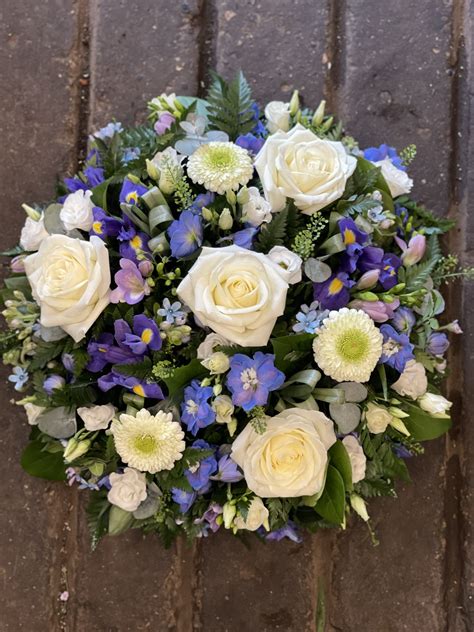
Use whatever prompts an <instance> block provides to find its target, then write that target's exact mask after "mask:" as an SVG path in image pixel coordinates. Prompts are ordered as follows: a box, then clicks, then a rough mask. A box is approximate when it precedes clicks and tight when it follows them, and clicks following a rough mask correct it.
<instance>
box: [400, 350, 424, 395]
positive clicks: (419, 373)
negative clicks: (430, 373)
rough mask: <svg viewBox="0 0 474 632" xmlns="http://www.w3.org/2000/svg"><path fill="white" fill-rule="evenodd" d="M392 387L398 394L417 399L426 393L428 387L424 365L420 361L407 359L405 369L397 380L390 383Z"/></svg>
mask: <svg viewBox="0 0 474 632" xmlns="http://www.w3.org/2000/svg"><path fill="white" fill-rule="evenodd" d="M392 388H393V390H394V391H396V392H397V393H398V394H399V395H405V396H408V397H411V398H412V399H418V397H421V396H422V395H424V394H425V393H426V389H427V388H428V380H427V378H426V371H425V367H424V366H423V365H422V364H421V362H417V361H416V360H408V362H407V363H406V365H405V370H404V371H403V373H402V374H401V375H400V377H399V378H398V380H397V381H396V382H395V383H394V384H392Z"/></svg>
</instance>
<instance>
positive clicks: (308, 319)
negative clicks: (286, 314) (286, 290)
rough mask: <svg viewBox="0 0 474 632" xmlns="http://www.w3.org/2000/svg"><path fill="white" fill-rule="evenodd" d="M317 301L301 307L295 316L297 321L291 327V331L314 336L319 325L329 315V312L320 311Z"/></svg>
mask: <svg viewBox="0 0 474 632" xmlns="http://www.w3.org/2000/svg"><path fill="white" fill-rule="evenodd" d="M318 308H319V303H318V301H313V302H312V303H311V305H310V306H309V307H308V305H302V306H301V307H300V309H301V311H300V312H298V313H297V314H296V320H297V321H298V322H297V323H295V324H294V325H293V331H296V332H297V333H301V332H303V331H304V332H305V333H307V334H314V333H316V330H317V329H318V327H320V326H321V323H322V322H323V320H324V319H325V318H327V316H328V315H329V310H327V309H325V310H320V309H318Z"/></svg>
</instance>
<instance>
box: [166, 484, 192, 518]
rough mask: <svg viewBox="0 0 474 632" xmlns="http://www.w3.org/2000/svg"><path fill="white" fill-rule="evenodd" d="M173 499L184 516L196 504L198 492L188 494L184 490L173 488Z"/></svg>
mask: <svg viewBox="0 0 474 632" xmlns="http://www.w3.org/2000/svg"><path fill="white" fill-rule="evenodd" d="M171 497H172V498H173V500H174V502H175V503H176V504H177V505H179V510H180V512H181V513H182V514H185V513H187V512H188V511H189V510H190V509H191V507H192V506H193V504H194V501H195V500H196V498H197V494H196V492H187V491H185V490H184V489H179V488H178V487H173V488H172V489H171Z"/></svg>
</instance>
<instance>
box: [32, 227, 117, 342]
mask: <svg viewBox="0 0 474 632" xmlns="http://www.w3.org/2000/svg"><path fill="white" fill-rule="evenodd" d="M24 265H25V271H26V275H27V277H28V280H29V282H30V285H31V288H32V291H33V297H34V299H35V300H36V302H37V303H38V304H39V306H40V308H41V324H42V325H43V326H44V327H62V328H63V329H64V331H66V332H67V333H68V334H69V335H70V336H71V337H72V338H74V340H75V341H76V342H79V340H82V338H84V336H85V334H86V332H87V330H88V329H89V328H90V327H91V326H92V325H93V324H94V323H95V321H96V320H97V318H98V317H99V315H100V314H101V312H102V311H103V310H104V308H105V307H106V306H107V305H108V304H109V302H110V300H109V293H110V267H109V253H108V250H107V246H106V245H105V244H104V242H103V241H102V239H100V238H99V237H95V236H92V237H91V238H90V241H83V240H82V239H72V238H71V237H67V236H65V235H50V236H49V237H48V238H47V239H45V240H44V241H43V243H42V244H41V246H40V249H39V250H38V252H37V253H35V254H32V255H29V256H28V257H26V258H25V260H24Z"/></svg>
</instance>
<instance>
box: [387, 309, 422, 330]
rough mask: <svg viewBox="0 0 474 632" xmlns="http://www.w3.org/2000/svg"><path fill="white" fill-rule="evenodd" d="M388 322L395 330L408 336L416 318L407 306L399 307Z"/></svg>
mask: <svg viewBox="0 0 474 632" xmlns="http://www.w3.org/2000/svg"><path fill="white" fill-rule="evenodd" d="M390 322H391V324H392V325H393V326H394V327H395V329H396V330H397V331H399V332H400V333H402V334H407V335H408V336H409V335H410V334H411V331H412V329H413V327H414V326H415V323H416V318H415V314H414V312H413V310H411V309H410V308H409V307H399V308H398V309H397V310H396V311H395V313H394V314H393V318H392V320H391V321H390Z"/></svg>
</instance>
